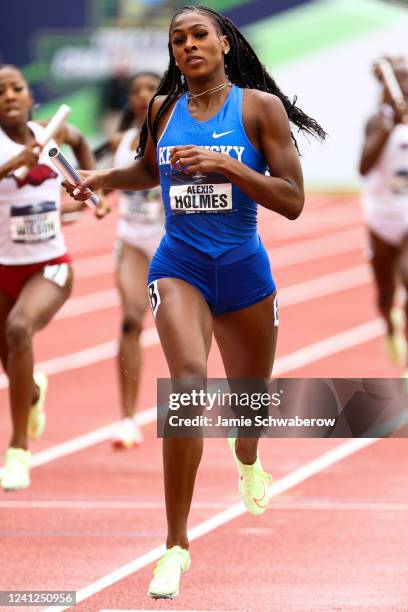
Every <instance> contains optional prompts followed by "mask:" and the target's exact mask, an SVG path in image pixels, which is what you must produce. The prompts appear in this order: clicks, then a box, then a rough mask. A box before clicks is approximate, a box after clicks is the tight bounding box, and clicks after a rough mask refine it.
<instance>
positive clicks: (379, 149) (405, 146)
mask: <svg viewBox="0 0 408 612" xmlns="http://www.w3.org/2000/svg"><path fill="white" fill-rule="evenodd" d="M390 61H391V65H392V67H393V69H394V72H395V76H396V78H397V80H398V83H399V85H400V88H401V91H402V93H403V95H404V98H405V106H403V105H401V104H400V105H397V104H396V103H395V102H394V101H393V100H392V99H391V97H390V95H389V94H388V92H387V90H386V89H385V88H384V89H383V94H382V100H381V105H380V108H379V110H378V112H377V113H376V114H375V115H374V116H373V117H371V118H370V119H369V121H368V123H367V127H366V136H365V142H364V147H363V151H362V155H361V161H360V172H361V174H362V175H363V176H364V186H363V193H362V200H363V209H364V215H365V219H366V222H367V225H368V231H369V239H370V255H371V264H372V268H373V272H374V278H375V283H376V289H377V303H378V308H379V310H380V313H381V315H382V317H383V319H384V321H385V324H386V328H387V338H386V344H387V349H388V352H389V354H390V357H391V358H392V360H393V361H395V362H396V363H398V364H399V365H405V364H406V359H407V349H406V338H405V334H404V332H403V329H402V320H403V318H402V317H401V316H400V315H399V313H400V311H398V309H396V308H394V301H395V293H396V287H397V285H398V284H401V285H402V286H403V287H404V288H405V289H406V290H408V106H407V105H408V58H407V57H396V58H392V59H391V60H390ZM375 73H376V75H377V77H378V78H380V72H379V71H378V70H375ZM407 315H408V304H407V303H406V304H405V318H408V316H407Z"/></svg>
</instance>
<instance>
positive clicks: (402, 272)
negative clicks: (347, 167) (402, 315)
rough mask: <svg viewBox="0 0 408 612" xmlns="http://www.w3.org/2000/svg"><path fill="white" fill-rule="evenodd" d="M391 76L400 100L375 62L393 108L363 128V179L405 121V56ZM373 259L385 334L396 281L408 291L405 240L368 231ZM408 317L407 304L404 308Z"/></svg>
mask: <svg viewBox="0 0 408 612" xmlns="http://www.w3.org/2000/svg"><path fill="white" fill-rule="evenodd" d="M389 61H390V63H391V66H392V68H393V70H394V74H395V76H396V79H397V81H398V84H399V86H400V89H401V92H402V94H403V100H399V101H397V100H394V99H393V98H392V96H391V95H390V92H389V91H388V89H387V87H386V86H385V83H384V81H383V78H382V75H381V72H380V70H379V66H378V64H377V63H375V64H374V66H373V71H374V75H375V76H376V78H377V79H378V81H379V82H380V84H381V86H382V88H383V89H382V100H381V102H382V104H387V105H388V106H390V107H391V108H392V111H393V116H385V115H384V114H383V113H382V112H380V111H379V112H378V113H376V114H375V115H374V116H373V117H371V118H370V119H369V121H368V122H367V126H366V132H365V141H364V145H363V150H362V154H361V160H360V167H359V170H360V174H362V175H363V176H365V175H366V174H368V173H369V172H370V170H372V169H373V168H375V166H376V164H377V163H378V162H379V160H380V158H381V155H382V153H383V151H384V148H385V146H386V144H387V143H388V140H389V138H390V136H391V134H392V132H393V130H394V129H395V127H396V126H397V125H401V124H403V123H407V121H408V116H407V112H408V60H407V59H406V58H404V57H396V58H389ZM369 237H370V243H371V248H372V251H373V257H372V259H371V260H370V262H371V265H372V268H373V272H374V279H375V284H376V288H377V305H378V309H379V311H380V313H381V315H382V317H383V319H384V321H385V324H386V327H387V333H388V334H392V333H393V331H394V326H393V322H392V320H391V311H392V307H393V304H394V296H395V291H396V287H397V278H399V279H400V281H401V282H402V284H403V286H404V287H405V289H408V237H407V238H406V239H405V240H404V241H403V242H402V244H401V245H398V246H395V245H391V244H388V243H386V242H385V241H384V240H382V239H381V238H380V237H379V236H377V235H376V234H375V233H374V232H372V231H370V230H369ZM405 312H406V315H407V316H408V304H406V305H405Z"/></svg>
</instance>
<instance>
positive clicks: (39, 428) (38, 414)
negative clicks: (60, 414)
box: [27, 372, 48, 440]
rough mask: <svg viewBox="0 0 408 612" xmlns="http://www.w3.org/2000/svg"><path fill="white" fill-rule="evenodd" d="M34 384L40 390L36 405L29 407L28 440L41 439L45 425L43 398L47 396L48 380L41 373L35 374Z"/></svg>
mask: <svg viewBox="0 0 408 612" xmlns="http://www.w3.org/2000/svg"><path fill="white" fill-rule="evenodd" d="M34 382H35V384H36V385H38V387H39V389H40V396H39V398H38V400H37V401H36V403H35V404H33V405H32V406H31V407H30V412H29V415H28V426H27V433H28V437H29V438H32V439H34V440H38V438H41V436H42V435H43V433H44V429H45V423H46V414H45V412H44V404H45V397H46V395H47V388H48V378H47V376H46V375H45V374H44V373H43V372H35V374H34Z"/></svg>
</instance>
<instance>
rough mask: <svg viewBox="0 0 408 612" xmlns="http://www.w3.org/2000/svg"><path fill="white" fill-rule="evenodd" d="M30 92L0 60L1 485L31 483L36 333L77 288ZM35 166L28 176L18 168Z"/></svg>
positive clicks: (71, 138) (85, 159)
mask: <svg viewBox="0 0 408 612" xmlns="http://www.w3.org/2000/svg"><path fill="white" fill-rule="evenodd" d="M31 106H32V97H31V93H30V91H29V88H28V85H27V82H26V81H25V79H24V77H23V76H22V74H21V73H20V71H19V70H18V69H17V68H15V67H14V66H2V67H0V358H1V362H2V365H3V368H4V370H5V372H6V374H7V376H8V378H9V396H10V407H11V416H12V423H13V432H12V437H11V441H10V447H9V449H8V450H7V453H6V464H5V468H4V471H3V475H2V479H1V486H2V487H3V488H4V489H20V488H25V487H27V486H28V485H29V484H30V472H29V464H30V454H29V451H28V450H27V437H28V436H30V437H33V438H38V437H39V436H40V435H41V434H42V431H43V429H44V426H45V415H44V410H43V407H44V399H45V393H46V388H47V378H46V376H45V375H44V374H42V373H36V374H35V375H33V368H34V359H33V350H32V337H33V334H34V333H35V332H36V331H38V330H39V329H41V328H43V327H44V326H45V325H46V324H47V323H48V322H49V321H50V320H51V319H52V317H53V316H54V315H55V313H56V312H57V311H58V310H59V309H60V308H61V306H62V305H63V303H64V302H65V301H66V299H67V298H68V296H69V294H70V292H71V288H72V269H71V257H70V255H69V254H68V253H67V249H66V246H65V242H64V237H63V235H62V233H61V226H60V199H61V190H60V184H61V180H60V177H59V176H58V174H57V172H56V171H55V169H53V168H52V166H51V164H50V162H49V160H48V156H47V155H46V154H45V153H43V152H41V150H40V148H39V146H38V143H37V140H38V139H39V137H40V135H41V133H42V131H43V130H44V127H43V126H42V125H41V124H39V123H36V122H32V121H29V120H28V119H29V114H30V109H31ZM61 142H64V143H66V144H69V145H70V146H71V147H72V149H73V151H74V153H75V156H76V158H77V161H78V163H79V164H80V165H81V167H84V168H88V169H91V168H93V167H94V163H93V156H92V154H91V152H90V149H89V147H88V145H87V143H86V141H85V139H84V137H83V136H82V134H81V133H80V132H79V131H78V130H77V129H76V128H74V127H73V126H69V125H66V126H63V127H62V128H61V130H60V132H59V133H58V134H57V136H56V142H54V143H51V146H52V144H54V146H55V144H59V143H61ZM23 165H26V166H28V167H29V168H30V171H29V173H28V175H27V176H26V177H25V178H24V179H21V180H20V179H17V178H16V177H15V176H14V172H15V171H16V170H17V168H19V167H20V166H23Z"/></svg>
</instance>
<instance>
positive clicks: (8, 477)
mask: <svg viewBox="0 0 408 612" xmlns="http://www.w3.org/2000/svg"><path fill="white" fill-rule="evenodd" d="M30 459H31V453H30V451H27V450H24V449H23V448H12V447H11V448H9V449H7V452H6V463H5V466H4V468H3V475H2V477H1V483H0V484H1V487H2V488H3V489H4V490H5V491H13V490H17V489H26V488H27V487H28V486H29V485H30Z"/></svg>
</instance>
